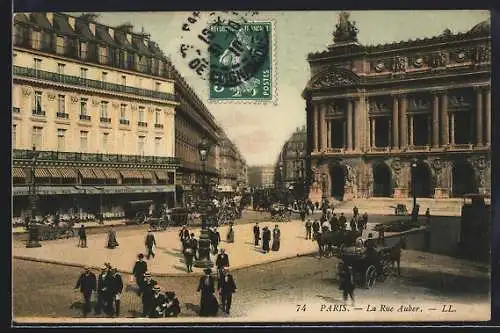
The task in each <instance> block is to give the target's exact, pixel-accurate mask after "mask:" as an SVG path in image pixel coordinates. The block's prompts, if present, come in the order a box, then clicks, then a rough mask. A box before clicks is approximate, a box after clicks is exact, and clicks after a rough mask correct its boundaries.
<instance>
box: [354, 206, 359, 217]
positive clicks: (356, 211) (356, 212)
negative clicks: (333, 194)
mask: <svg viewBox="0 0 500 333" xmlns="http://www.w3.org/2000/svg"><path fill="white" fill-rule="evenodd" d="M358 214H359V209H358V207H356V206H354V208H353V209H352V215H354V216H358Z"/></svg>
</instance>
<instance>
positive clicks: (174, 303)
mask: <svg viewBox="0 0 500 333" xmlns="http://www.w3.org/2000/svg"><path fill="white" fill-rule="evenodd" d="M165 296H166V299H167V307H166V309H165V316H166V317H177V316H178V315H179V313H181V305H180V303H179V299H178V298H177V296H176V295H175V292H173V291H167V292H166V293H165Z"/></svg>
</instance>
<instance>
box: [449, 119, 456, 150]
mask: <svg viewBox="0 0 500 333" xmlns="http://www.w3.org/2000/svg"><path fill="white" fill-rule="evenodd" d="M450 127H451V128H450V141H451V145H452V146H454V145H455V112H452V113H450Z"/></svg>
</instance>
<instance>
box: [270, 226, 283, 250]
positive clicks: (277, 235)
mask: <svg viewBox="0 0 500 333" xmlns="http://www.w3.org/2000/svg"><path fill="white" fill-rule="evenodd" d="M280 237H281V231H280V229H279V228H278V225H276V226H274V229H273V246H272V250H273V251H278V250H279V249H280Z"/></svg>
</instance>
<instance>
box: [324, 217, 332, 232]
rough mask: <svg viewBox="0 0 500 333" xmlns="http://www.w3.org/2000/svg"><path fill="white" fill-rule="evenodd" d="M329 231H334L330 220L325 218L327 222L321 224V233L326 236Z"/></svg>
mask: <svg viewBox="0 0 500 333" xmlns="http://www.w3.org/2000/svg"><path fill="white" fill-rule="evenodd" d="M329 231H332V226H331V225H330V222H328V220H327V219H326V218H325V220H324V221H323V223H322V224H321V232H322V233H323V234H326V233H327V232H329Z"/></svg>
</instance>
